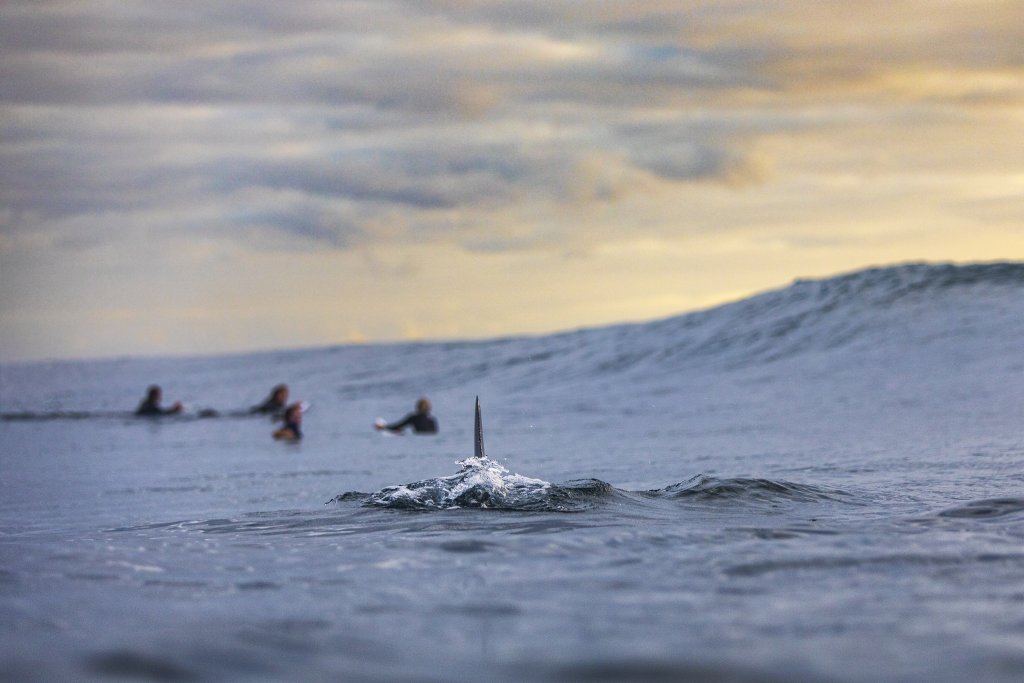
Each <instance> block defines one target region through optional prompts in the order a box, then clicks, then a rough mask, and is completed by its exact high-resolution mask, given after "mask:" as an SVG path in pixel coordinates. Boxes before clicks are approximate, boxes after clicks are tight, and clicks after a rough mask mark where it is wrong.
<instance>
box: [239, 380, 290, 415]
mask: <svg viewBox="0 0 1024 683" xmlns="http://www.w3.org/2000/svg"><path fill="white" fill-rule="evenodd" d="M287 407H288V385H287V384H278V385H277V386H276V387H274V388H273V389H271V391H270V396H268V397H267V399H266V400H265V401H263V403H261V404H259V405H256V406H253V407H252V408H250V409H249V412H250V413H261V414H263V415H280V414H281V413H283V412H284V410H285V408H287Z"/></svg>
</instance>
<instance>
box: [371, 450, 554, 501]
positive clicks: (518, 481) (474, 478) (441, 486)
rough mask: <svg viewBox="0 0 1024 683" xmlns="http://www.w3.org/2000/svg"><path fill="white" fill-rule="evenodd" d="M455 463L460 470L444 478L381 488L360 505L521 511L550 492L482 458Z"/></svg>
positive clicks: (543, 485) (540, 482)
mask: <svg viewBox="0 0 1024 683" xmlns="http://www.w3.org/2000/svg"><path fill="white" fill-rule="evenodd" d="M459 464H460V465H461V466H462V469H461V470H459V472H458V473H456V474H453V475H451V476H448V477H436V478H433V479H425V480H423V481H417V482H413V483H411V484H405V485H402V486H388V487H386V488H383V489H381V490H380V491H378V492H376V493H374V494H372V495H370V497H369V498H367V499H366V501H365V502H364V505H367V506H376V507H386V508H392V509H399V510H445V509H452V508H494V509H501V510H523V509H533V508H535V507H538V506H541V507H542V506H543V505H544V502H545V501H546V499H547V494H548V492H549V490H550V489H551V484H550V483H548V482H546V481H543V480H541V479H531V478H530V477H523V476H521V475H518V474H511V473H510V472H509V471H508V470H507V469H505V468H504V467H503V466H502V465H500V464H499V463H497V462H495V461H493V460H491V459H490V458H488V457H486V456H483V457H473V458H466V459H465V460H462V461H460V462H459Z"/></svg>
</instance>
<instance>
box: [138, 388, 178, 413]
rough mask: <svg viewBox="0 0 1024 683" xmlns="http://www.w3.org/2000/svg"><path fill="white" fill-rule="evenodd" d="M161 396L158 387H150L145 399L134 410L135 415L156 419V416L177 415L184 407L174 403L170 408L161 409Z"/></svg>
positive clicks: (161, 393)
mask: <svg viewBox="0 0 1024 683" xmlns="http://www.w3.org/2000/svg"><path fill="white" fill-rule="evenodd" d="M162 395H163V392H162V391H161V389H160V387H158V386H157V385H155V384H154V385H152V386H150V387H149V390H148V391H147V392H146V398H145V399H144V400H143V401H142V403H140V404H139V407H138V408H136V409H135V414H136V415H140V416H143V417H156V416H158V415H177V414H178V413H180V412H181V411H182V410H183V409H184V407H183V406H182V405H181V401H178V402H176V403H175V404H174V405H172V406H171V407H170V408H161V407H160V399H161V397H162Z"/></svg>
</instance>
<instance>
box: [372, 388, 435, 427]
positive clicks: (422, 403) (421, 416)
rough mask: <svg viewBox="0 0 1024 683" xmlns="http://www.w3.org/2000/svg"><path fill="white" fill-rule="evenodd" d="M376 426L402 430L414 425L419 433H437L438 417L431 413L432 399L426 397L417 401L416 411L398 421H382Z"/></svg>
mask: <svg viewBox="0 0 1024 683" xmlns="http://www.w3.org/2000/svg"><path fill="white" fill-rule="evenodd" d="M374 426H375V427H376V428H377V429H386V430H388V431H389V432H401V431H402V430H403V429H405V428H406V427H412V430H413V431H414V432H416V433H417V434H436V433H437V418H436V417H434V416H433V415H431V414H430V401H428V400H427V399H426V398H425V397H424V398H421V399H420V400H418V401H416V412H414V413H409V414H408V415H406V416H405V417H404V418H403V419H402V420H400V421H398V422H394V423H392V424H384V423H383V422H382V421H381V422H378V423H377V424H376V425H374Z"/></svg>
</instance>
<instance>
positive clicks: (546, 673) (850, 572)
mask: <svg viewBox="0 0 1024 683" xmlns="http://www.w3.org/2000/svg"><path fill="white" fill-rule="evenodd" d="M1022 272H1024V266H1020V265H1014V264H997V265H991V266H984V267H982V266H979V267H973V268H966V269H957V268H952V269H950V268H945V267H934V266H933V267H928V266H915V267H904V268H898V269H889V270H879V271H870V272H867V273H861V274H857V275H855V276H849V277H847V278H838V279H834V280H829V281H823V282H811V283H799V284H797V285H794V286H793V287H792V288H789V289H787V290H783V291H781V292H777V293H772V294H769V295H765V296H764V297H759V298H756V299H751V300H748V301H745V302H741V303H739V304H736V305H733V306H730V307H724V308H721V309H716V310H714V311H708V312H704V313H699V314H695V315H693V316H686V317H683V318H677V319H673V320H668V321H662V322H658V323H652V324H649V325H642V326H634V327H620V328H609V329H605V330H593V331H584V332H578V333H572V334H567V335H560V336H555V337H546V338H538V339H521V340H498V341H493V342H482V343H474V344H430V345H414V346H382V347H361V348H357V347H353V348H340V349H327V350H321V351H306V352H287V353H278V354H262V355H246V356H231V357H222V358H208V359H178V360H125V361H103V362H81V363H54V364H36V365H31V366H4V367H2V369H0V373H2V374H0V380H2V384H0V388H2V393H0V413H2V414H0V418H2V419H0V444H2V446H0V466H2V469H0V633H2V636H3V637H2V639H0V678H2V679H5V680H28V681H31V680H39V681H51V680H143V681H178V680H180V681H189V680H309V681H321V680H323V681H327V680H330V681H335V680H372V681H378V680H396V679H407V680H417V681H420V680H422V681H441V680H445V681H446V680H460V679H468V678H481V679H486V680H509V681H513V680H559V681H561V680H572V681H575V680H590V681H608V680H644V681H647V680H654V681H658V680H666V681H668V680H671V681H679V680H683V681H686V680H693V681H791V680H809V681H963V680H975V681H977V680H980V681H1018V680H1021V679H1022V678H1024V467H1022V465H1024V410H1022V405H1024V355H1022V352H1021V346H1020V341H1019V340H1020V339H1021V338H1024V303H1022V302H1024V297H1022V296H1021V295H1022V294H1024V275H1022ZM279 381H287V382H289V383H290V384H291V386H292V391H293V396H294V397H295V398H305V399H307V400H309V401H310V403H311V406H312V407H311V409H310V411H309V412H308V413H307V414H306V419H305V424H304V427H305V431H306V435H307V436H306V438H305V439H304V441H303V442H302V443H301V444H298V445H288V444H282V443H278V442H274V441H273V440H272V439H270V436H269V433H270V431H271V430H272V429H273V424H272V423H271V422H270V421H268V420H265V419H263V418H258V417H240V416H237V415H233V413H236V412H238V411H239V410H240V409H241V408H244V407H245V406H246V405H249V404H250V403H255V402H257V401H258V400H259V399H261V398H262V397H263V396H264V395H265V394H266V392H267V390H269V388H270V386H272V385H273V384H275V383H277V382H279ZM151 382H159V383H161V384H163V386H164V394H165V397H166V398H167V399H168V400H170V401H173V400H177V399H179V398H180V399H182V400H184V401H186V402H187V403H189V404H191V407H192V409H191V412H190V413H189V414H187V415H185V416H183V417H176V418H167V419H163V420H139V419H136V418H133V417H131V416H130V415H129V411H130V410H131V408H132V407H134V404H135V403H136V402H137V401H138V400H139V399H140V398H141V395H142V392H143V390H144V389H145V387H146V386H147V385H148V384H149V383H151ZM421 393H426V394H428V395H430V397H431V398H432V399H433V401H434V405H435V413H436V414H437V415H438V417H439V419H440V421H441V433H440V434H439V435H438V436H437V437H414V436H403V437H388V436H382V435H379V434H377V433H375V432H374V431H373V430H372V429H371V425H372V422H373V420H374V418H375V417H377V416H380V415H383V416H387V417H389V418H393V417H398V416H399V415H401V414H402V413H404V412H405V411H406V410H407V409H409V408H411V406H412V403H413V401H414V400H415V398H417V397H418V396H419V395H420V394H421ZM477 394H479V395H480V396H481V399H482V402H483V407H484V423H485V427H486V433H487V449H488V454H489V456H490V459H488V460H486V461H479V460H475V459H468V460H466V458H467V457H468V456H470V455H472V444H473V435H472V427H473V424H472V419H473V414H472V408H473V398H474V396H475V395H477ZM203 408H215V409H217V410H218V412H219V414H220V415H221V416H220V417H209V418H200V417H199V411H200V410H201V409H203ZM457 461H462V463H461V464H460V463H459V462H457Z"/></svg>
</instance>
